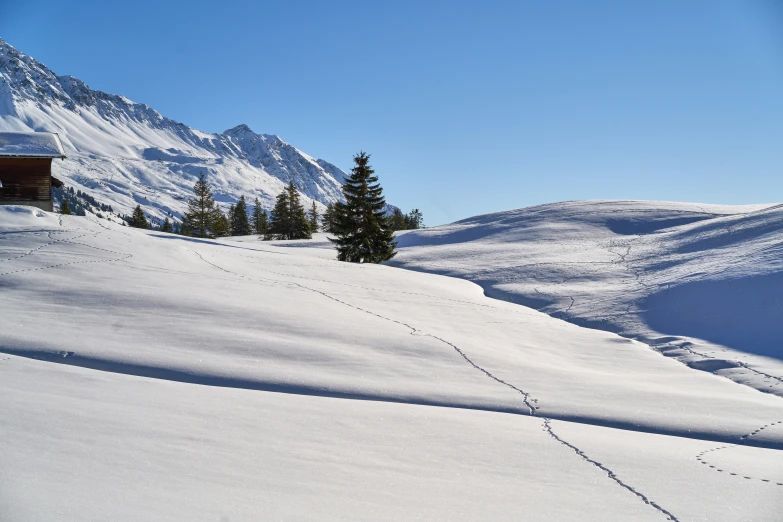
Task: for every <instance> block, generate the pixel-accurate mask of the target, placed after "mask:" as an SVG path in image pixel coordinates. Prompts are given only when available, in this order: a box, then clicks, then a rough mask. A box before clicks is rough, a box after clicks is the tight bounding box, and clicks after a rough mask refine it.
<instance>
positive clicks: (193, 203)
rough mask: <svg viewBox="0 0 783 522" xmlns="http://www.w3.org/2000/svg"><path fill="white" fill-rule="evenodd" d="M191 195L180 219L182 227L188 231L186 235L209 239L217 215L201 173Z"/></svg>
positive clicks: (212, 199) (208, 187)
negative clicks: (192, 195)
mask: <svg viewBox="0 0 783 522" xmlns="http://www.w3.org/2000/svg"><path fill="white" fill-rule="evenodd" d="M193 194H194V197H192V198H190V199H189V200H188V210H187V211H186V212H185V215H184V216H183V217H182V226H183V227H184V228H185V229H186V230H187V231H188V235H193V236H195V237H210V236H211V235H212V233H213V230H212V228H213V225H214V223H215V217H216V215H217V214H216V212H215V200H214V198H213V197H212V189H211V188H210V186H209V183H207V179H206V176H205V175H204V173H203V172H202V173H201V174H200V175H199V178H198V181H196V184H195V185H193Z"/></svg>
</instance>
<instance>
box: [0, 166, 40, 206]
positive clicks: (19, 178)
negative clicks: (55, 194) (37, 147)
mask: <svg viewBox="0 0 783 522" xmlns="http://www.w3.org/2000/svg"><path fill="white" fill-rule="evenodd" d="M51 175H52V159H51V158H0V181H1V182H2V183H3V188H2V189H0V200H3V201H26V200H31V201H49V200H51V198H52V194H51V190H52V181H51ZM0 203H2V201H0Z"/></svg>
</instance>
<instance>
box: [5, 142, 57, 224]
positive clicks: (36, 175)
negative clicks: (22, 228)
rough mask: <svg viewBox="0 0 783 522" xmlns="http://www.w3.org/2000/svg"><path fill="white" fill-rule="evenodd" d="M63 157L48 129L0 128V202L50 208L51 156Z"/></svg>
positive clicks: (52, 181)
mask: <svg viewBox="0 0 783 522" xmlns="http://www.w3.org/2000/svg"><path fill="white" fill-rule="evenodd" d="M55 158H60V159H65V153H64V152H63V145H62V143H61V142H60V137H59V136H58V135H57V134H55V133H52V132H0V205H30V206H33V207H38V208H40V209H42V210H47V211H49V212H52V211H53V210H54V204H53V202H52V184H54V185H55V186H59V185H61V184H60V183H59V182H58V181H57V180H53V178H52V160H54V159H55Z"/></svg>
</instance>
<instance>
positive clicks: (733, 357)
mask: <svg viewBox="0 0 783 522" xmlns="http://www.w3.org/2000/svg"><path fill="white" fill-rule="evenodd" d="M399 246H400V253H399V254H398V255H397V257H396V258H395V259H394V260H393V261H392V263H391V264H394V265H396V266H403V267H406V268H411V269H415V270H423V271H427V272H434V273H439V274H446V275H450V276H456V277H460V278H464V279H467V280H470V281H473V282H475V283H477V284H479V285H481V286H482V288H483V289H484V291H485V292H486V294H487V295H489V296H493V297H497V298H499V299H504V300H507V301H511V302H515V303H520V304H525V305H527V306H530V307H533V308H536V309H538V310H540V311H542V312H545V313H547V314H549V315H551V316H552V317H557V318H560V319H564V320H566V321H570V322H572V323H575V324H579V325H583V326H589V327H592V328H600V329H603V330H608V331H614V332H618V333H620V334H622V335H623V336H624V337H628V338H632V339H637V340H639V341H641V342H644V343H646V344H648V345H650V346H651V347H653V348H655V349H656V350H658V351H660V352H661V353H664V354H666V355H667V356H671V357H674V358H676V359H678V360H680V361H682V362H684V363H686V364H688V365H690V366H692V367H693V368H696V369H699V370H704V371H708V372H714V373H716V374H718V375H722V376H724V377H728V378H730V379H734V380H735V381H737V382H741V383H744V384H747V385H750V386H752V387H755V388H756V389H758V390H761V391H765V392H768V393H772V394H775V395H778V396H781V397H783V319H782V318H783V205H748V206H727V205H702V204H689V203H670V202H645V201H569V202H564V203H555V204H549V205H542V206H537V207H530V208H523V209H519V210H512V211H507V212H498V213H495V214H487V215H484V216H477V217H473V218H469V219H466V220H463V221H458V222H456V223H454V224H451V225H445V226H441V227H435V228H431V229H425V230H417V231H410V232H408V233H405V234H402V235H401V236H400V238H399Z"/></svg>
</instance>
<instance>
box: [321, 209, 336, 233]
mask: <svg viewBox="0 0 783 522" xmlns="http://www.w3.org/2000/svg"><path fill="white" fill-rule="evenodd" d="M333 222H334V203H329V204H328V205H326V210H325V211H324V217H323V219H322V220H321V223H322V225H321V228H322V229H323V231H324V232H331V231H332V223H333Z"/></svg>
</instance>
